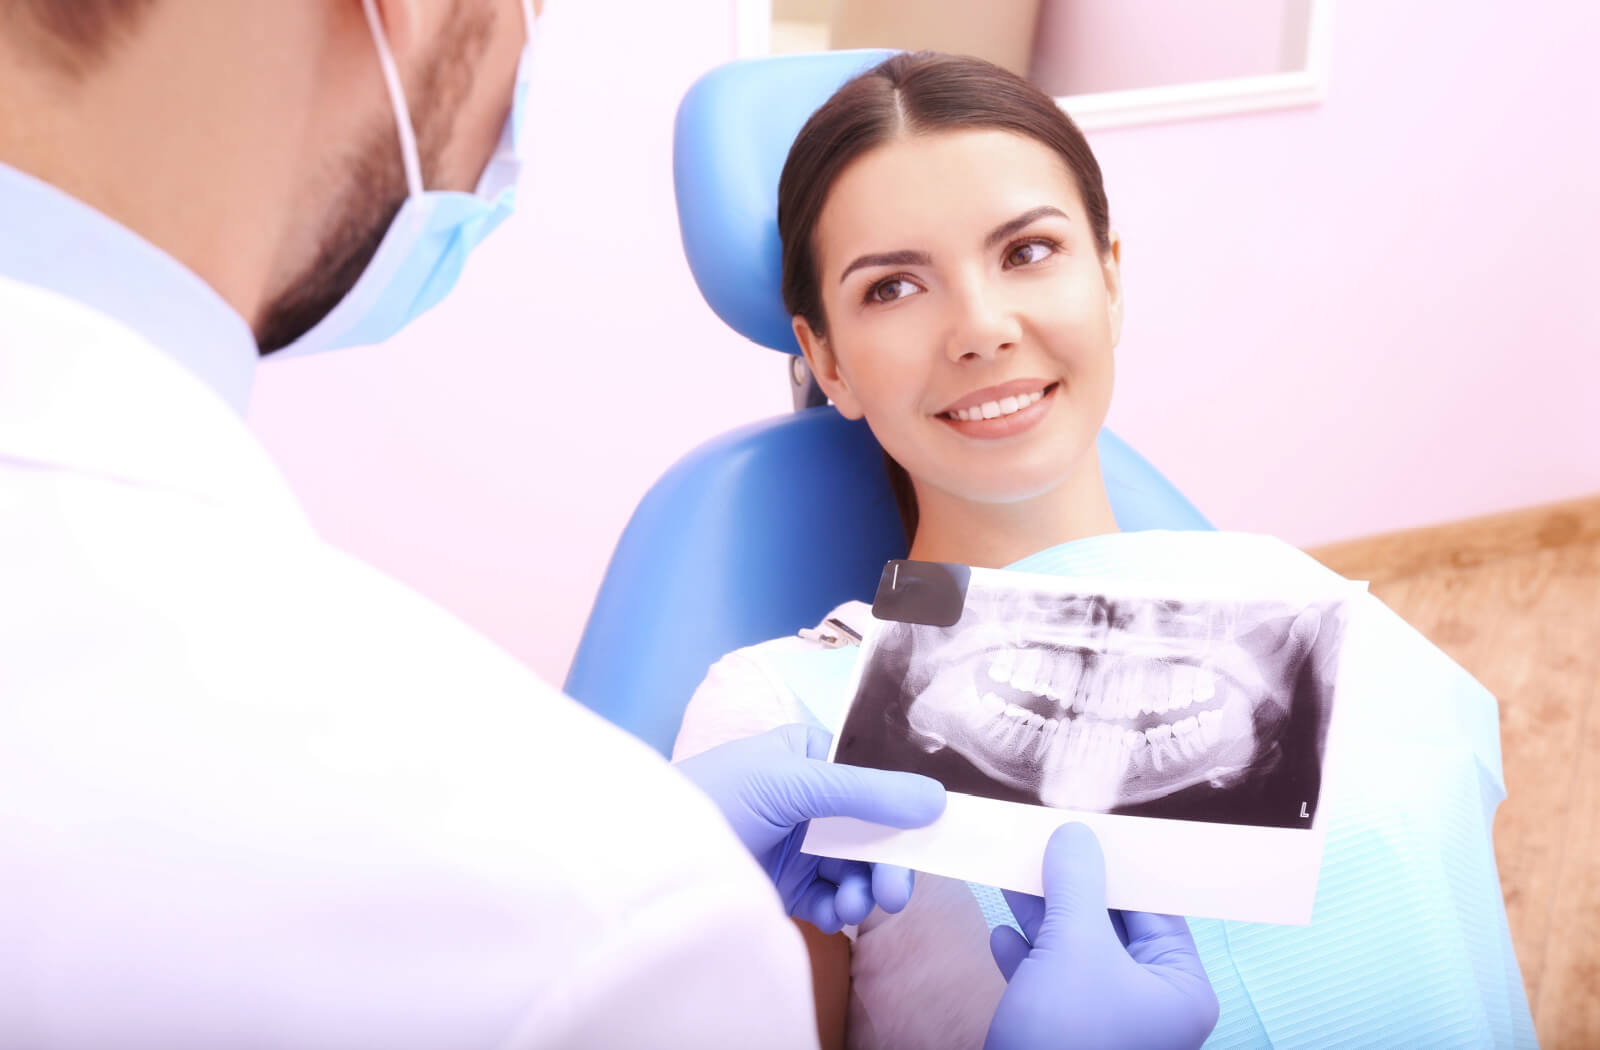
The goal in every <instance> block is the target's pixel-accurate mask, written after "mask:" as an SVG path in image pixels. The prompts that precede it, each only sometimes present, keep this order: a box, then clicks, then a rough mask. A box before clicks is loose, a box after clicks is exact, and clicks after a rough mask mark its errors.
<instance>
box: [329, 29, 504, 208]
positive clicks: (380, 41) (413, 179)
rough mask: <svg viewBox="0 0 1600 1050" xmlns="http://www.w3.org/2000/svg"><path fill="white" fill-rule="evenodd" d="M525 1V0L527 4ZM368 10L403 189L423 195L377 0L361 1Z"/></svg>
mask: <svg viewBox="0 0 1600 1050" xmlns="http://www.w3.org/2000/svg"><path fill="white" fill-rule="evenodd" d="M526 3H527V0H524V5H526ZM361 7H362V10H364V11H366V13H367V25H368V26H370V27H371V28H372V42H373V43H374V44H376V45H377V48H378V65H379V66H380V67H382V69H383V82H384V85H385V86H386V87H387V88H388V89H389V102H390V103H391V105H392V106H393V108H394V122H395V127H396V129H397V130H398V131H399V132H400V160H401V163H403V164H404V165H405V169H406V189H407V191H408V192H409V193H410V195H411V196H413V197H421V196H422V163H421V161H419V160H418V158H417V135H416V132H415V130H413V128H412V126H411V110H410V108H409V107H407V106H406V93H405V90H404V89H403V88H401V86H400V71H399V70H398V69H396V68H395V64H394V55H393V54H391V53H390V51H389V41H388V38H387V37H386V36H385V35H384V32H383V21H382V20H381V19H380V18H379V17H378V5H377V2H376V0H361Z"/></svg>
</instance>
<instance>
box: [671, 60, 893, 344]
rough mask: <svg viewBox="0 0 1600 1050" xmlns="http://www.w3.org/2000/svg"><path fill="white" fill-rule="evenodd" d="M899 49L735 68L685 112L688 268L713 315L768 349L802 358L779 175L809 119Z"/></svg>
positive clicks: (683, 213)
mask: <svg viewBox="0 0 1600 1050" xmlns="http://www.w3.org/2000/svg"><path fill="white" fill-rule="evenodd" d="M892 54H894V52H893V51H883V50H872V51H829V52H823V53H821V54H814V55H779V56H775V57H772V58H757V59H750V60H749V61H745V62H733V63H730V64H728V65H725V66H719V67H718V68H716V69H714V70H712V71H711V72H709V73H707V74H706V75H705V76H703V77H701V78H700V79H699V80H697V81H696V82H695V83H694V85H693V86H692V87H690V88H689V92H688V94H687V95H685V96H684V99H683V103H682V104H681V105H680V106H679V107H678V119H677V124H676V127H675V129H674V134H673V148H672V177H673V184H674V187H675V188H676V191H677V196H678V225H679V228H680V229H681V230H682V232H683V252H684V255H686V256H688V259H689V269H690V270H691V271H692V272H693V273H694V279H695V282H696V283H697V284H699V286H700V294H701V295H703V296H705V298H706V302H708V303H710V304H711V309H712V310H714V311H716V314H717V316H718V317H720V318H722V319H723V320H724V321H725V322H727V323H728V325H729V327H731V328H733V329H734V331H736V332H738V333H739V334H741V335H743V336H745V337H746V338H748V339H751V340H754V341H755V342H757V343H760V344H761V345H762V346H767V347H771V348H772V349H774V350H782V351H784V352H785V353H790V354H796V353H799V352H800V347H799V346H798V345H797V344H796V343H795V339H794V330H793V329H792V328H791V327H790V323H789V312H788V311H787V310H785V309H784V308H783V292H782V280H783V244H782V242H781V241H780V240H779V239H778V176H779V175H781V174H782V173H783V162H784V160H785V159H786V158H787V157H788V155H789V147H790V146H791V145H792V144H793V143H794V137H795V136H796V135H797V134H799V132H800V128H801V126H802V125H804V124H805V122H806V120H807V118H809V117H810V116H811V114H812V113H814V112H816V110H817V107H819V106H821V105H822V104H823V103H824V102H826V101H827V100H828V98H829V97H830V96H831V95H832V94H833V93H834V92H835V91H836V90H838V88H839V85H841V84H843V83H844V82H845V81H846V80H849V79H850V78H851V77H853V76H855V75H856V74H857V73H859V72H861V71H862V70H864V69H868V68H870V67H872V66H875V65H877V64H878V63H879V62H882V61H883V60H884V59H886V58H888V57H889V56H890V55H892Z"/></svg>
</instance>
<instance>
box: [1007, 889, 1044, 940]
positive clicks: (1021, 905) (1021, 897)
mask: <svg viewBox="0 0 1600 1050" xmlns="http://www.w3.org/2000/svg"><path fill="white" fill-rule="evenodd" d="M1000 893H1001V895H1002V896H1004V897H1005V899H1006V904H1007V905H1009V906H1010V908H1011V915H1012V917H1013V918H1015V919H1016V920H1017V925H1018V926H1021V927H1022V933H1023V935H1024V936H1025V937H1027V938H1028V939H1029V940H1032V939H1033V938H1034V937H1037V936H1038V935H1039V923H1041V922H1043V921H1044V898H1043V897H1035V896H1034V895H1033V894H1031V893H1018V892H1017V891H1016V890H1001V891H1000Z"/></svg>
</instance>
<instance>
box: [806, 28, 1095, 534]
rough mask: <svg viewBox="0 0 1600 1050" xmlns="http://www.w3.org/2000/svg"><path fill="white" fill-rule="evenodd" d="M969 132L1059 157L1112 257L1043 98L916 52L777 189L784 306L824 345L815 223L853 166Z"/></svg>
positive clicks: (1090, 163) (901, 495)
mask: <svg viewBox="0 0 1600 1050" xmlns="http://www.w3.org/2000/svg"><path fill="white" fill-rule="evenodd" d="M971 128H985V129H997V130H1000V131H1010V132H1015V133H1016V134H1019V135H1026V136H1027V137H1029V138H1031V139H1034V140H1036V141H1038V142H1040V143H1042V144H1044V145H1045V146H1048V147H1049V148H1050V149H1052V150H1054V151H1055V152H1056V153H1057V154H1058V155H1060V157H1061V159H1062V161H1063V162H1064V163H1065V164H1066V166H1067V168H1068V170H1069V171H1070V172H1071V173H1072V177H1073V180H1074V181H1075V182H1076V183H1077V187H1078V195H1079V196H1080V197H1082V198H1083V207H1084V211H1085V212H1087V214H1088V218H1089V228H1090V230H1091V231H1092V232H1093V234H1094V240H1095V245H1096V247H1098V248H1099V250H1100V254H1101V255H1105V254H1106V253H1107V252H1109V251H1110V250H1111V232H1110V226H1111V219H1110V212H1109V209H1108V207H1107V205H1106V191H1105V187H1104V185H1103V184H1102V182H1101V178H1100V165H1099V164H1098V163H1096V162H1095V159H1094V154H1093V153H1092V152H1091V151H1090V149H1089V143H1088V142H1086V141H1085V140H1084V137H1083V133H1082V132H1080V131H1079V130H1078V128H1077V126H1076V125H1075V124H1073V123H1072V120H1071V119H1070V118H1069V117H1068V116H1067V115H1066V114H1065V113H1063V112H1062V111H1061V108H1060V107H1059V106H1057V105H1056V104H1055V102H1053V101H1052V100H1051V99H1050V96H1048V95H1046V94H1045V93H1044V92H1043V91H1040V90H1039V89H1038V88H1036V87H1034V86H1033V85H1032V84H1030V83H1028V81H1026V80H1024V79H1022V78H1021V77H1019V76H1017V75H1016V74H1014V73H1010V72H1008V71H1006V70H1004V69H1001V68H1000V67H999V66H996V65H994V64H992V63H990V62H985V61H984V60H983V59H981V58H972V57H969V56H966V55H946V54H940V53H937V52H930V51H919V52H905V53H902V54H897V55H893V56H891V57H889V58H887V59H885V60H884V61H883V62H880V63H879V64H878V65H876V66H873V67H872V68H871V69H868V70H866V71H865V72H863V73H861V74H859V75H858V76H856V77H854V78H852V79H851V80H849V81H846V82H845V84H844V86H842V87H841V88H839V90H838V91H836V92H834V93H833V97H832V98H830V99H828V101H826V102H824V103H823V104H822V106H821V108H820V109H818V110H817V111H816V112H815V113H813V114H811V118H810V119H809V120H807V121H806V123H805V126H804V127H802V128H801V129H800V133H799V134H798V135H796V136H795V140H794V145H792V146H790V147H789V156H788V159H787V160H785V161H784V165H783V174H782V176H781V177H780V178H779V180H778V234H779V236H780V237H781V238H782V239H783V304H784V306H785V308H787V309H788V311H789V313H790V315H791V316H798V317H803V318H805V321H806V323H807V324H808V325H810V326H811V330H812V331H813V332H815V333H817V335H818V336H820V337H822V338H826V337H827V318H826V317H825V316H824V314H823V309H822V295H821V291H820V285H819V281H818V274H817V260H816V249H815V244H814V241H815V237H816V228H817V220H818V218H819V217H820V216H821V214H822V207H823V205H824V204H825V203H826V202H827V199H828V194H829V192H830V191H831V190H832V189H833V183H834V181H835V180H836V179H837V178H838V177H839V174H840V172H842V171H844V169H845V168H846V167H847V166H848V165H849V164H850V162H851V161H853V160H855V159H856V158H857V157H859V156H861V155H862V154H863V153H866V152H868V151H869V150H872V149H874V148H876V147H878V146H881V145H883V144H885V143H887V142H890V141H892V140H893V139H894V138H896V137H897V136H900V135H907V134H910V135H915V134H924V133H928V132H936V131H959V130H965V129H971ZM883 458H884V464H885V466H886V467H887V468H888V472H889V484H890V487H891V488H892V489H893V490H894V497H895V504H896V505H897V506H898V507H899V509H900V523H901V525H902V526H904V528H905V533H906V542H907V543H910V542H911V541H912V539H914V538H915V536H916V532H917V497H916V491H915V489H914V488H913V487H912V484H911V477H910V475H908V474H907V473H906V472H905V468H903V467H901V466H900V464H898V463H896V462H895V461H894V460H893V459H892V458H891V457H890V456H889V454H888V453H887V452H885V453H884V457H883Z"/></svg>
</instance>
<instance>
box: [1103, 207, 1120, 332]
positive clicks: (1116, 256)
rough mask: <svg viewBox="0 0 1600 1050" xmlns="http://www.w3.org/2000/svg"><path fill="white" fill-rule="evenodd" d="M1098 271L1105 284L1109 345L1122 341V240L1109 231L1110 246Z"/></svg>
mask: <svg viewBox="0 0 1600 1050" xmlns="http://www.w3.org/2000/svg"><path fill="white" fill-rule="evenodd" d="M1100 270H1101V273H1102V274H1103V275H1104V277H1105V282H1106V310H1107V312H1108V313H1109V314H1110V320H1111V345H1112V346H1113V347H1114V346H1116V345H1117V343H1119V342H1121V340H1122V238H1121V237H1120V236H1118V234H1117V231H1116V230H1112V231H1111V246H1110V247H1109V248H1108V249H1107V250H1106V253H1105V255H1103V256H1101V257H1100Z"/></svg>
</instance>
